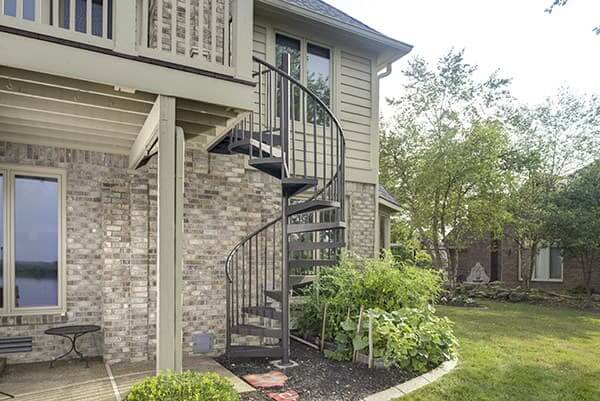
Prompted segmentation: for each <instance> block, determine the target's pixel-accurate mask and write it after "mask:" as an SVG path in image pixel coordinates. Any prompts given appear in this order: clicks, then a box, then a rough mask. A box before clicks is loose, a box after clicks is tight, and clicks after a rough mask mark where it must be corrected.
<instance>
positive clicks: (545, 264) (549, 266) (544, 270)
mask: <svg viewBox="0 0 600 401" xmlns="http://www.w3.org/2000/svg"><path fill="white" fill-rule="evenodd" d="M522 254H523V257H525V258H529V250H524V251H523V252H522ZM519 266H522V264H521V261H519ZM521 277H522V276H521ZM562 279H563V257H562V251H561V249H560V248H557V247H545V248H541V249H539V250H538V253H537V255H536V257H535V266H534V271H533V280H534V281H562Z"/></svg>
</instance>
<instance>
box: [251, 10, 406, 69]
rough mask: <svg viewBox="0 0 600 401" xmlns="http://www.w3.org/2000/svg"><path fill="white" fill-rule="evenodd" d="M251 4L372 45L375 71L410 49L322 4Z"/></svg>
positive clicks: (402, 43) (404, 44)
mask: <svg viewBox="0 0 600 401" xmlns="http://www.w3.org/2000/svg"><path fill="white" fill-rule="evenodd" d="M255 2H256V3H257V4H259V5H261V6H263V7H272V8H275V9H279V10H283V11H285V12H291V13H294V14H297V15H299V16H301V17H304V18H308V19H311V20H313V21H316V22H318V23H322V24H326V25H329V26H331V27H333V28H335V29H339V30H341V31H345V32H347V33H350V34H352V35H358V36H360V37H361V38H364V39H366V40H368V41H372V42H373V43H376V44H377V46H379V47H378V51H379V52H380V54H381V56H382V58H381V59H380V60H379V65H378V67H383V66H385V65H386V64H389V63H392V62H394V61H396V60H398V59H399V58H401V57H403V56H405V55H406V54H408V53H410V51H411V50H412V48H413V46H412V45H409V44H407V43H404V42H401V41H399V40H397V39H394V38H391V37H389V36H386V35H385V34H383V33H381V32H379V31H377V30H375V29H373V28H371V27H370V26H368V25H367V24H365V23H363V22H361V21H359V20H357V19H356V18H354V17H351V16H350V15H348V14H346V13H345V12H343V11H341V10H340V9H338V8H336V7H334V6H332V5H330V4H328V3H327V2H326V1H324V0H255Z"/></svg>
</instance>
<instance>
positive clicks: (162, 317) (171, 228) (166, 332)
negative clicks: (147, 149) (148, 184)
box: [156, 95, 185, 373]
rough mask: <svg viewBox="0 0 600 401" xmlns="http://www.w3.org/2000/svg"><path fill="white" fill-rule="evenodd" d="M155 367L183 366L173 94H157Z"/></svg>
mask: <svg viewBox="0 0 600 401" xmlns="http://www.w3.org/2000/svg"><path fill="white" fill-rule="evenodd" d="M159 102H160V122H159V130H158V258H157V261H158V266H157V288H158V297H157V303H158V306H157V328H156V334H157V339H156V344H157V349H156V371H157V373H158V372H165V371H167V370H170V371H173V372H181V369H182V332H181V320H182V309H183V308H182V282H183V281H182V274H183V169H184V151H185V139H184V135H183V130H181V129H176V128H175V98H173V97H168V96H162V95H161V96H160V97H159Z"/></svg>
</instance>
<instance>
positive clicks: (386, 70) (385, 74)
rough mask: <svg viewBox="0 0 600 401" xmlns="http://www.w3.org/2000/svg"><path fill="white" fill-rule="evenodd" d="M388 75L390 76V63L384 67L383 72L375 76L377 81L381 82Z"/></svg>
mask: <svg viewBox="0 0 600 401" xmlns="http://www.w3.org/2000/svg"><path fill="white" fill-rule="evenodd" d="M390 75H392V63H387V64H386V66H385V71H384V72H382V73H381V74H379V75H377V79H379V80H382V79H383V78H386V77H389V76H390Z"/></svg>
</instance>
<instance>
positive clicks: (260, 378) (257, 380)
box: [242, 371, 288, 388]
mask: <svg viewBox="0 0 600 401" xmlns="http://www.w3.org/2000/svg"><path fill="white" fill-rule="evenodd" d="M242 378H243V379H244V380H246V381H247V382H248V383H249V384H250V385H251V386H252V387H255V388H274V387H283V386H284V385H285V382H287V380H288V377H287V376H286V375H284V374H283V373H281V372H277V371H272V372H269V373H264V374H260V375H246V376H244V377H242Z"/></svg>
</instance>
